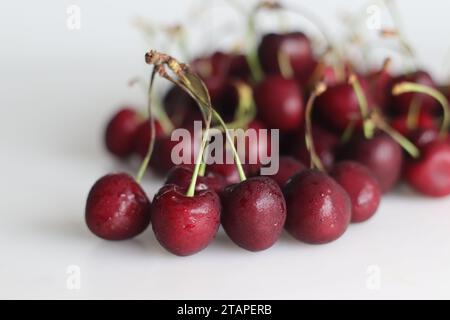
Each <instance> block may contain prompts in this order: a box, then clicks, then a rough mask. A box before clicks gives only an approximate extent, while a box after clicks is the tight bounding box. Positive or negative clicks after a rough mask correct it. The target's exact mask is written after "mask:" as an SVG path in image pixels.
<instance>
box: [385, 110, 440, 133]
mask: <svg viewBox="0 0 450 320" xmlns="http://www.w3.org/2000/svg"><path fill="white" fill-rule="evenodd" d="M391 126H392V127H393V128H394V129H395V130H397V131H398V132H400V133H401V134H402V135H404V136H407V135H409V133H410V132H411V131H412V130H413V129H410V128H409V127H408V115H407V114H403V115H399V116H396V117H395V118H394V119H393V120H392V121H391ZM416 128H417V129H432V128H434V129H437V124H436V121H435V120H434V118H433V116H432V115H430V114H429V113H428V112H420V113H419V115H418V118H417V123H416Z"/></svg>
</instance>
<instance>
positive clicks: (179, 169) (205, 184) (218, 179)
mask: <svg viewBox="0 0 450 320" xmlns="http://www.w3.org/2000/svg"><path fill="white" fill-rule="evenodd" d="M193 171H194V170H193V168H192V166H191V167H189V166H183V165H181V166H176V167H173V168H172V169H171V170H170V171H169V173H168V175H167V178H166V183H165V184H175V185H177V186H179V187H181V188H184V189H187V188H188V187H189V184H190V183H191V178H192V174H193ZM225 185H226V182H225V178H224V177H222V176H221V175H218V174H216V173H214V172H207V173H205V175H204V176H197V183H196V186H195V190H196V191H202V190H213V191H215V192H216V193H219V192H221V191H222V190H223V188H224V187H225Z"/></svg>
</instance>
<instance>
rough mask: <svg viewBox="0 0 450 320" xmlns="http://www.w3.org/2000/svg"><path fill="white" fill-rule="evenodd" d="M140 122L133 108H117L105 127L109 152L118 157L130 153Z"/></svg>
mask: <svg viewBox="0 0 450 320" xmlns="http://www.w3.org/2000/svg"><path fill="white" fill-rule="evenodd" d="M140 124H141V119H140V117H139V115H138V113H137V112H136V111H135V110H133V109H131V108H123V109H121V110H119V111H118V112H117V113H116V114H115V115H114V116H113V117H112V118H111V120H110V121H109V122H108V125H107V127H106V132H105V144H106V147H107V149H108V150H109V152H111V153H112V154H114V155H115V156H117V157H120V158H124V157H127V156H129V155H131V154H132V153H133V147H134V138H135V135H136V131H137V129H138V127H139V125H140Z"/></svg>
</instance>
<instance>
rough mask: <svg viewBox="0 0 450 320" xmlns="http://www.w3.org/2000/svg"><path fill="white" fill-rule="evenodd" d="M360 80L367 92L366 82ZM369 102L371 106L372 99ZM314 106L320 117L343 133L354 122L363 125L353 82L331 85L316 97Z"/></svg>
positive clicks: (355, 124)
mask: <svg viewBox="0 0 450 320" xmlns="http://www.w3.org/2000/svg"><path fill="white" fill-rule="evenodd" d="M359 81H360V84H361V87H362V88H363V90H365V92H366V93H367V85H366V83H365V82H364V81H363V80H362V79H359ZM366 95H367V94H366ZM368 102H369V107H370V106H371V103H370V100H369V101H368ZM314 108H315V110H316V111H317V114H318V115H319V117H320V119H321V120H322V121H323V122H324V123H325V124H327V125H328V126H329V127H330V128H332V129H333V130H334V131H336V132H339V133H342V132H344V131H345V129H347V128H348V127H349V126H350V125H352V124H354V126H355V128H360V127H361V124H362V121H361V111H360V107H359V102H358V99H357V96H356V94H355V91H354V89H353V86H352V85H351V84H348V83H338V84H336V85H334V86H331V87H329V88H328V89H327V90H326V91H325V92H324V93H323V94H321V95H320V96H319V97H318V98H317V99H316V102H315V106H314Z"/></svg>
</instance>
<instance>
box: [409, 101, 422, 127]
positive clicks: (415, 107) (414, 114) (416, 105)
mask: <svg viewBox="0 0 450 320" xmlns="http://www.w3.org/2000/svg"><path fill="white" fill-rule="evenodd" d="M420 107H421V99H420V98H418V97H417V96H415V97H414V98H413V100H412V102H411V105H410V106H409V110H408V115H407V116H406V127H407V128H408V129H409V130H414V129H417V126H418V125H419V117H420Z"/></svg>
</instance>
